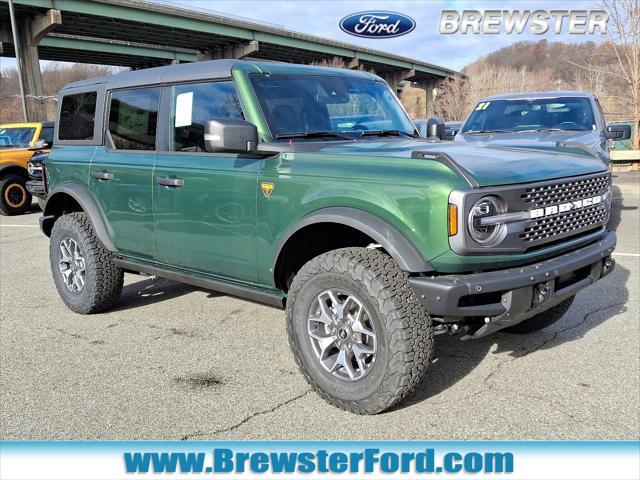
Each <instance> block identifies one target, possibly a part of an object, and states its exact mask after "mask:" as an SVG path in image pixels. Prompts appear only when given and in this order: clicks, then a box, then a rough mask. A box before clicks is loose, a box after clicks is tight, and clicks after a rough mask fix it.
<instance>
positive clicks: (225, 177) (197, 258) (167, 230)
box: [153, 81, 261, 282]
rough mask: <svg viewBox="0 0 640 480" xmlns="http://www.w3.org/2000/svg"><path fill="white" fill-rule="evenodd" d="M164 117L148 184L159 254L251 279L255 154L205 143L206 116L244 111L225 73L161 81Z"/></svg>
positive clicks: (190, 266)
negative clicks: (160, 147)
mask: <svg viewBox="0 0 640 480" xmlns="http://www.w3.org/2000/svg"><path fill="white" fill-rule="evenodd" d="M165 92H166V102H167V103H168V108H167V110H168V115H167V120H168V121H169V125H168V129H167V132H166V136H167V137H168V138H167V139H166V140H167V141H166V145H165V147H166V148H164V151H160V152H159V153H158V157H157V159H156V168H155V172H154V179H153V188H154V203H155V232H156V244H157V248H158V260H159V261H160V262H162V263H164V264H166V265H169V266H171V267H177V268H180V269H185V270H189V271H195V272H201V273H205V274H209V275H215V276H219V277H226V278H228V279H232V280H238V281H245V282H252V281H255V279H256V198H257V197H256V195H257V190H258V185H257V181H258V174H259V171H260V167H261V159H259V158H256V157H252V156H250V155H237V154H227V153H207V152H205V151H204V124H205V122H206V121H207V120H210V119H213V118H242V109H241V108H240V104H239V101H238V98H237V96H236V92H235V88H234V86H233V83H232V82H231V81H218V82H204V83H192V84H181V85H174V86H171V87H166V88H165Z"/></svg>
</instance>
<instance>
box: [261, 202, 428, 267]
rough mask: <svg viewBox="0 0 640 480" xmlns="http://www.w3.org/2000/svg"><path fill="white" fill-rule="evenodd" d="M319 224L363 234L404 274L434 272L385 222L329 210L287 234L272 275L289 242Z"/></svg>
mask: <svg viewBox="0 0 640 480" xmlns="http://www.w3.org/2000/svg"><path fill="white" fill-rule="evenodd" d="M315 223H339V224H342V225H347V226H349V227H352V228H355V229H356V230H359V231H361V232H362V233H364V234H366V235H367V236H369V237H371V238H372V239H373V240H375V242H376V243H378V244H380V245H381V246H382V248H384V249H385V250H386V251H387V253H388V254H389V255H391V257H392V258H393V259H394V260H395V262H396V263H397V264H398V266H399V267H400V268H401V269H402V270H405V271H407V272H410V273H422V272H430V271H433V267H432V266H431V265H429V262H427V261H426V259H425V258H424V256H423V255H422V254H420V251H419V250H418V249H417V248H416V247H415V245H414V244H413V243H412V242H411V241H410V240H409V239H408V238H407V237H406V236H405V235H404V234H403V233H401V232H400V231H399V230H398V229H397V228H396V227H394V226H393V225H391V224H389V223H388V222H386V221H385V220H382V219H381V218H380V217H377V216H376V215H373V214H371V213H369V212H366V211H364V210H360V209H358V208H351V207H329V208H322V209H320V210H315V211H313V212H311V213H309V214H307V215H305V216H304V217H302V218H301V219H300V220H299V221H298V222H297V223H296V224H295V225H294V226H293V227H291V228H290V229H289V230H288V231H287V233H286V234H285V235H284V236H283V237H282V239H281V240H280V243H279V244H278V248H277V249H276V255H275V256H274V260H273V264H272V270H271V271H272V272H274V273H275V271H276V263H277V262H278V259H279V258H280V253H281V252H282V249H283V247H284V246H285V244H286V243H287V241H288V240H289V239H290V238H291V237H292V236H293V235H294V234H295V233H296V232H298V231H299V230H301V229H302V228H304V227H306V226H309V225H313V224H315Z"/></svg>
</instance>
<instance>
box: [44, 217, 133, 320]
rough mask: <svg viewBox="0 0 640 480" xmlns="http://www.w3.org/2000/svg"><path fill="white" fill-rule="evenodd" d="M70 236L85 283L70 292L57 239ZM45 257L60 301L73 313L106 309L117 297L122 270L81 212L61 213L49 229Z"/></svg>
mask: <svg viewBox="0 0 640 480" xmlns="http://www.w3.org/2000/svg"><path fill="white" fill-rule="evenodd" d="M65 238H71V239H72V240H74V241H75V242H76V244H77V245H78V246H79V247H80V250H81V252H82V254H83V255H84V259H85V283H84V288H83V289H82V290H81V291H80V292H71V291H69V290H68V289H67V286H66V285H65V283H64V280H63V279H62V276H61V274H60V270H59V266H58V265H59V260H60V257H61V253H60V242H61V241H62V240H64V239H65ZM49 260H50V263H51V273H52V274H53V280H54V282H55V284H56V288H57V289H58V293H59V294H60V298H62V301H63V302H64V303H65V304H66V305H67V307H69V308H70V309H71V310H73V311H74V312H76V313H82V314H89V313H97V312H101V311H103V310H106V309H108V308H109V307H111V306H113V304H114V303H115V302H116V301H117V300H118V297H120V293H121V292H122V285H123V283H124V272H123V271H122V269H121V268H119V267H117V266H116V265H115V264H114V263H113V253H111V252H110V251H108V250H107V249H106V248H105V247H104V245H103V244H102V242H100V240H98V238H97V237H96V235H95V232H94V231H93V226H92V225H91V221H90V220H89V217H88V216H87V214H86V213H84V212H75V213H70V214H67V215H62V216H61V217H60V218H58V219H57V220H56V223H55V224H54V225H53V229H52V231H51V240H50V243H49Z"/></svg>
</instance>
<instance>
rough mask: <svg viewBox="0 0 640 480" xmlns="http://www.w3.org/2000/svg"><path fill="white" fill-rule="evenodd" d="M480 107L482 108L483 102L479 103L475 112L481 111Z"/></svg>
mask: <svg viewBox="0 0 640 480" xmlns="http://www.w3.org/2000/svg"><path fill="white" fill-rule="evenodd" d="M482 107H484V102H480V103H479V104H478V106H477V107H476V110H482Z"/></svg>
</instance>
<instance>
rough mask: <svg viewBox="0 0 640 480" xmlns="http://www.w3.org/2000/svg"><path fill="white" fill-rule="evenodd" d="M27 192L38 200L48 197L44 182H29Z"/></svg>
mask: <svg viewBox="0 0 640 480" xmlns="http://www.w3.org/2000/svg"><path fill="white" fill-rule="evenodd" d="M27 190H28V191H29V193H31V195H33V196H34V197H38V198H46V197H47V193H46V192H45V190H44V182H43V181H42V180H29V181H28V182H27Z"/></svg>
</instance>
